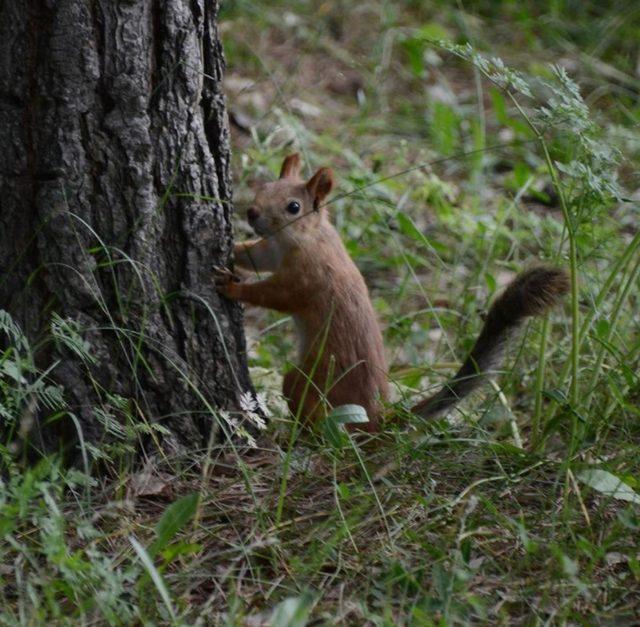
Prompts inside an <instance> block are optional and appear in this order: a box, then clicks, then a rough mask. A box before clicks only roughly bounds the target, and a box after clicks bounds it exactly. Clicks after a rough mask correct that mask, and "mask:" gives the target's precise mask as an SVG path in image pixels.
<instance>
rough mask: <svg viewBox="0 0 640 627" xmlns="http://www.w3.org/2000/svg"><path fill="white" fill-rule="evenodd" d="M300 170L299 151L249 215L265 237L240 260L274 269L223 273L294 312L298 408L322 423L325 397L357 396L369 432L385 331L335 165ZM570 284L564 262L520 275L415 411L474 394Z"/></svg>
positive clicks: (292, 394) (435, 409)
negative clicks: (523, 329) (341, 205)
mask: <svg viewBox="0 0 640 627" xmlns="http://www.w3.org/2000/svg"><path fill="white" fill-rule="evenodd" d="M299 172H300V157H299V156H298V155H297V154H295V155H290V156H288V157H287V158H286V159H285V161H284V163H283V164H282V169H281V172H280V179H279V180H278V181H275V182H272V183H266V184H264V185H263V186H262V187H261V188H260V189H258V191H257V193H256V197H255V202H254V205H253V206H252V207H250V208H249V210H248V212H247V213H248V215H249V217H250V222H251V224H252V226H253V229H254V230H255V232H256V233H257V234H258V235H260V236H261V237H262V238H263V239H260V240H256V241H250V242H245V243H242V244H238V245H236V247H235V251H234V252H235V261H236V264H237V265H238V266H240V267H241V268H245V269H250V270H254V271H257V272H271V273H272V274H271V275H270V276H269V277H267V278H265V279H263V280H260V281H257V282H253V283H244V282H241V283H239V282H232V281H230V280H229V274H228V273H220V274H219V276H218V278H217V282H218V288H219V290H220V291H221V292H222V294H224V295H225V296H227V297H228V298H231V299H234V300H240V301H243V302H246V303H249V304H252V305H257V306H260V307H266V308H269V309H275V310H277V311H283V312H286V313H289V314H291V315H292V316H293V318H294V320H295V323H296V327H297V329H298V333H299V336H300V351H299V356H298V362H297V367H296V369H294V370H292V371H291V372H289V373H288V374H287V375H286V376H285V379H284V384H283V393H284V395H285V397H286V398H287V400H288V403H289V408H290V410H291V412H292V413H293V414H294V415H297V416H299V417H300V418H302V419H305V420H311V421H317V420H318V419H320V418H322V417H324V415H325V406H326V403H325V402H324V401H328V403H329V405H330V406H333V407H336V406H339V405H344V404H349V403H354V404H357V405H362V406H363V407H364V408H365V410H366V411H367V414H368V416H369V419H370V422H369V423H368V429H370V430H375V429H377V427H378V423H379V420H380V418H381V415H382V401H383V400H385V399H386V398H387V396H388V382H387V364H386V360H385V356H384V348H383V344H382V334H381V332H380V328H379V326H378V322H377V320H376V316H375V313H374V311H373V307H372V305H371V300H370V298H369V292H368V290H367V286H366V285H365V282H364V279H363V277H362V275H361V274H360V271H359V270H358V268H357V267H356V266H355V264H354V263H353V261H352V259H351V258H350V257H349V254H348V253H347V251H346V249H345V247H344V245H343V243H342V241H341V239H340V236H339V235H338V233H337V231H336V230H335V228H334V227H333V225H332V224H331V222H330V221H329V217H328V215H327V211H326V209H325V208H324V207H322V201H323V200H324V199H325V197H326V196H327V195H328V194H329V192H330V191H331V188H332V186H333V174H332V172H331V170H330V169H328V168H321V169H320V170H318V171H317V172H316V174H314V176H313V177H312V178H311V179H310V180H309V181H308V182H306V183H305V182H304V181H302V180H301V179H300V178H299ZM293 202H295V203H298V205H299V207H300V209H299V211H298V212H297V213H296V214H292V213H291V212H290V211H288V210H287V207H289V206H291V203H293ZM567 287H568V285H567V277H566V274H565V273H564V272H563V271H561V270H557V269H555V268H548V267H543V266H541V267H537V268H533V269H530V270H527V271H525V272H523V273H521V274H520V275H518V277H516V279H515V280H514V281H513V282H512V283H511V284H510V285H509V286H508V287H507V289H506V290H505V291H504V293H503V294H502V296H501V297H499V298H498V299H497V300H496V302H495V303H494V305H493V306H492V307H491V309H490V310H489V314H488V316H487V320H486V322H485V325H484V327H483V329H482V332H481V333H480V335H479V337H478V340H477V341H476V344H475V346H474V348H473V350H472V352H471V354H470V355H469V357H468V358H467V360H466V361H465V363H464V364H463V366H462V368H461V369H460V370H459V372H458V373H457V374H456V376H455V377H454V378H453V379H452V380H451V381H450V382H449V383H447V384H446V385H445V386H444V387H443V388H442V390H440V392H439V393H438V394H436V395H434V396H433V397H431V398H429V399H427V400H425V401H422V402H421V403H419V404H418V405H416V406H415V407H414V411H415V413H417V414H419V415H421V416H423V417H429V416H434V415H436V414H439V413H442V412H443V411H445V410H446V409H449V408H450V407H451V406H453V405H454V404H455V403H456V402H457V401H458V400H459V399H460V398H462V397H463V396H465V395H467V394H468V393H469V392H470V391H471V390H472V389H474V388H475V387H476V386H477V385H479V383H480V381H481V379H482V375H486V374H487V372H488V371H489V370H490V368H492V367H493V366H494V365H495V364H496V363H498V362H499V360H500V358H501V356H502V352H503V348H504V345H505V343H506V341H507V339H508V338H509V337H510V336H511V335H512V334H513V332H514V331H515V330H516V329H517V328H518V327H519V326H520V324H521V322H522V321H523V320H524V319H525V318H526V317H528V316H534V315H539V314H542V313H544V312H545V311H546V310H547V309H548V308H549V307H551V306H552V305H553V304H555V303H556V302H557V301H558V300H559V298H560V297H561V296H562V295H563V294H565V293H566V291H567Z"/></svg>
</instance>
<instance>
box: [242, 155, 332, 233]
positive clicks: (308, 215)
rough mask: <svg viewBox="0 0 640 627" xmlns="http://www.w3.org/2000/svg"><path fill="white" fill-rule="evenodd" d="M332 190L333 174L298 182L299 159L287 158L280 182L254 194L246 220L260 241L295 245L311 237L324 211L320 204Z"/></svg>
mask: <svg viewBox="0 0 640 627" xmlns="http://www.w3.org/2000/svg"><path fill="white" fill-rule="evenodd" d="M332 187H333V172H332V171H331V169H330V168H320V169H319V170H318V171H317V172H316V173H315V174H314V175H313V176H312V177H311V178H310V179H309V180H308V181H306V182H305V181H303V180H302V179H301V178H300V155H299V154H298V153H294V154H292V155H289V156H288V157H286V159H285V160H284V162H283V163H282V168H281V170H280V178H279V179H278V180H277V181H273V182H271V183H263V184H262V185H261V186H260V187H259V188H258V189H257V191H256V196H255V199H254V201H253V204H252V205H251V206H250V207H249V209H247V219H248V220H249V224H250V225H251V227H252V228H253V230H254V231H255V232H256V233H257V234H258V235H261V236H262V237H275V238H277V239H278V240H280V241H282V242H292V243H293V242H295V241H296V240H298V239H299V238H300V237H301V236H303V235H305V234H312V233H313V231H314V229H316V228H317V226H318V223H319V222H320V221H321V220H322V218H323V214H324V212H325V211H326V210H325V209H323V208H322V202H323V201H324V199H325V198H326V197H327V194H329V192H330V191H331V188H332Z"/></svg>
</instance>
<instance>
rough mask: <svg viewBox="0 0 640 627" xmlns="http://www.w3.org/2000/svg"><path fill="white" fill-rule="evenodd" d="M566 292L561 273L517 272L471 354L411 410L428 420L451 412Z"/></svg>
mask: <svg viewBox="0 0 640 627" xmlns="http://www.w3.org/2000/svg"><path fill="white" fill-rule="evenodd" d="M568 291H569V278H568V276H567V274H566V272H564V271H563V270H560V269H558V268H552V267H549V266H535V267H533V268H530V269H529V270H525V271H524V272H521V273H520V274H519V275H518V276H517V277H516V278H515V279H514V280H513V281H512V282H511V283H510V284H509V285H508V286H507V288H506V289H505V291H504V292H503V293H502V295H501V296H500V297H499V298H498V299H497V300H496V301H495V303H493V305H492V306H491V309H489V313H488V315H487V319H486V321H485V323H484V326H483V327H482V331H481V332H480V335H479V336H478V339H477V340H476V343H475V345H474V346H473V348H472V349H471V353H470V354H469V356H468V357H467V359H466V360H465V362H464V363H463V364H462V367H461V368H460V370H458V372H457V373H456V375H455V376H454V377H453V378H452V379H451V380H450V381H448V382H447V383H446V384H445V385H444V386H443V387H442V389H441V390H440V391H439V392H438V393H437V394H435V395H433V396H431V397H430V398H427V399H426V400H424V401H422V402H420V403H418V404H417V405H416V406H415V407H414V408H413V409H412V411H413V412H414V413H415V414H417V415H418V416H421V417H422V418H432V417H435V416H437V415H439V414H442V413H443V412H445V411H447V410H449V409H451V408H452V407H453V406H454V405H455V404H456V403H457V402H458V401H459V400H460V399H462V398H464V397H465V396H467V395H468V394H469V393H470V392H472V391H473V390H475V389H476V388H477V387H478V386H479V385H481V384H482V383H483V380H484V378H485V377H486V375H487V374H489V373H490V371H491V370H493V369H494V368H495V367H496V366H499V365H500V364H501V362H502V356H503V353H504V348H505V346H506V344H507V341H508V340H509V338H511V337H512V336H513V335H514V334H515V333H516V332H517V330H518V329H519V328H520V327H521V326H522V323H523V322H524V320H525V319H526V318H528V317H530V316H539V315H541V314H543V313H545V311H547V309H549V308H550V307H552V306H553V305H555V304H556V303H558V302H559V301H560V299H561V298H562V297H563V296H564V295H565V294H566V293H567V292H568Z"/></svg>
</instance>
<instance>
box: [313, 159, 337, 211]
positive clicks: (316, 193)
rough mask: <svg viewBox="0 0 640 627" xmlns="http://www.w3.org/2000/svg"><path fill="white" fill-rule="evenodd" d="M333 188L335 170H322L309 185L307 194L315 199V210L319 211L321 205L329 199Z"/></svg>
mask: <svg viewBox="0 0 640 627" xmlns="http://www.w3.org/2000/svg"><path fill="white" fill-rule="evenodd" d="M332 188H333V170H332V169H331V168H320V169H319V170H318V171H317V172H316V173H315V174H314V175H313V176H312V177H311V178H310V179H309V182H308V183H307V192H309V195H310V196H311V198H313V208H314V210H317V209H318V208H319V207H320V203H321V202H322V201H323V200H324V199H325V198H326V197H327V195H328V194H329V192H330V191H331V190H332Z"/></svg>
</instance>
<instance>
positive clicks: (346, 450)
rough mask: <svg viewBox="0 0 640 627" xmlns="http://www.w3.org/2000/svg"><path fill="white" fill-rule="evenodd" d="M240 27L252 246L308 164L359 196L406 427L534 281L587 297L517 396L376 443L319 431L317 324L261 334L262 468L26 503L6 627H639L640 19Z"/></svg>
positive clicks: (364, 256) (639, 12)
mask: <svg viewBox="0 0 640 627" xmlns="http://www.w3.org/2000/svg"><path fill="white" fill-rule="evenodd" d="M566 5H570V6H566ZM220 27H221V31H222V35H223V43H224V48H225V54H226V58H227V76H226V81H225V84H226V93H227V99H228V105H229V112H230V119H231V129H232V138H233V150H234V165H233V171H234V178H235V182H234V187H235V192H234V193H235V202H236V209H237V220H236V224H235V233H236V238H237V239H240V240H241V239H243V238H244V237H246V236H248V235H249V228H248V226H247V225H246V223H244V221H243V220H242V217H243V215H244V212H243V208H244V207H246V206H247V204H248V202H249V200H250V189H249V183H250V181H252V180H256V179H263V180H266V179H269V178H273V177H274V176H276V174H277V172H278V169H279V166H280V163H281V161H282V158H283V157H284V156H285V155H286V154H288V153H289V152H293V151H300V152H301V153H302V155H303V157H304V161H305V172H306V173H307V174H309V175H311V174H312V173H313V171H314V169H315V168H318V167H320V166H325V165H328V166H331V167H332V168H333V169H334V171H335V173H336V175H337V179H338V186H337V189H336V190H335V192H334V194H335V201H334V202H332V203H331V204H330V211H331V214H332V218H333V220H334V222H335V224H336V226H337V228H338V229H339V231H340V233H341V235H342V236H343V238H344V240H345V243H346V245H347V247H348V250H349V252H350V254H351V255H352V256H353V257H354V259H355V261H356V263H357V265H358V266H359V268H360V269H361V270H362V272H363V274H364V276H365V278H366V280H367V283H368V285H369V287H370V289H371V293H372V297H373V300H374V305H375V307H376V310H377V313H378V315H379V319H380V321H381V324H382V327H383V329H384V336H385V344H386V347H387V355H388V359H389V363H390V364H391V369H392V372H391V378H392V383H393V386H392V387H393V389H394V398H393V402H394V403H396V404H397V406H398V408H399V409H400V408H401V406H402V405H403V401H404V400H405V399H410V398H415V397H417V396H418V395H419V394H424V393H426V392H427V391H428V390H430V389H434V388H435V387H437V386H438V385H439V384H441V383H442V382H443V381H444V380H445V379H446V377H447V376H448V375H450V374H451V373H452V372H453V370H454V368H455V365H456V364H457V363H458V362H459V360H460V359H461V357H462V356H463V355H464V354H465V351H466V350H468V348H469V347H470V345H471V343H472V342H473V338H474V337H475V335H476V333H477V332H478V330H479V328H480V325H481V323H482V313H483V312H484V311H486V307H487V304H488V303H489V302H490V300H491V298H492V297H493V296H494V295H495V294H496V293H497V292H498V290H499V289H500V288H501V287H502V286H504V285H505V284H506V283H507V282H508V281H509V279H510V278H512V277H513V276H514V274H515V273H516V272H517V271H518V270H520V269H522V268H523V267H527V265H529V264H531V263H532V262H534V261H536V260H540V259H543V260H548V261H550V262H552V263H555V264H558V265H562V266H564V267H566V268H567V270H568V271H569V272H570V273H571V275H572V277H573V278H574V279H575V281H574V290H573V292H572V294H571V296H570V298H568V299H567V303H566V307H564V308H562V307H561V308H558V310H557V311H554V312H553V313H552V314H551V315H550V316H549V318H548V320H546V321H540V320H537V321H533V322H532V323H531V324H529V325H528V327H527V329H526V332H525V333H524V334H523V336H522V338H521V339H519V340H518V342H517V343H516V344H515V345H513V346H512V347H511V350H510V351H509V357H508V361H507V364H506V365H505V368H504V373H503V374H502V375H501V376H500V377H499V379H498V380H497V384H499V388H498V387H497V386H496V387H492V386H487V388H486V389H485V390H484V391H483V393H481V394H479V395H477V396H474V397H473V398H471V399H470V400H468V401H467V402H465V403H464V404H463V405H462V406H461V408H460V410H459V411H457V412H456V413H455V415H452V416H450V417H448V418H447V419H442V420H437V421H433V422H430V423H429V424H424V423H421V422H420V421H419V420H418V419H416V418H415V417H412V416H410V415H407V416H406V417H404V418H403V419H402V420H399V421H398V422H397V423H396V424H391V425H388V426H387V428H386V429H385V431H384V432H383V433H381V434H379V435H376V436H368V437H367V438H366V440H362V439H353V438H346V439H345V440H344V441H334V440H332V439H331V438H328V437H325V434H323V433H321V432H319V433H310V432H308V431H304V430H298V429H297V425H295V424H292V420H291V418H290V416H288V415H287V413H286V411H285V409H284V404H283V402H282V399H281V398H280V394H279V390H280V384H281V378H282V372H283V371H284V370H285V369H286V367H287V364H288V363H289V360H291V359H293V357H294V355H295V351H296V349H295V336H294V333H293V325H292V323H291V321H290V320H288V319H286V318H283V317H282V316H279V315H275V314H272V313H267V312H262V311H256V310H247V336H248V342H249V351H250V363H251V368H252V376H253V380H254V382H255V383H256V386H257V388H258V389H259V390H260V391H261V393H262V394H263V395H264V398H265V399H266V405H267V410H268V412H269V414H270V421H269V426H268V428H267V429H266V431H264V432H263V433H262V434H261V435H260V437H259V438H258V441H257V445H256V447H255V448H253V449H250V450H249V451H244V450H243V452H242V453H239V452H238V451H237V450H235V449H234V448H232V447H229V446H227V447H221V448H213V449H211V450H209V451H208V453H207V457H206V461H205V463H204V464H203V463H202V457H200V458H198V457H197V456H196V455H195V454H194V456H193V459H191V460H190V461H189V463H185V462H184V460H181V461H180V463H178V462H176V461H175V460H171V459H165V460H164V463H163V464H162V467H161V468H159V467H156V466H154V467H151V466H150V467H148V468H147V469H145V470H143V471H140V472H137V473H135V474H131V473H128V472H126V471H124V470H123V471H122V472H121V473H120V474H119V475H118V476H117V478H116V479H112V480H110V481H105V480H104V479H96V478H87V477H86V476H85V475H83V474H82V473H80V472H78V471H69V470H63V469H62V468H61V466H60V463H59V461H58V460H56V459H54V458H48V459H46V460H43V461H42V462H41V463H40V464H39V465H38V466H36V467H34V468H31V469H28V470H24V471H23V472H20V473H16V474H14V475H10V476H9V477H8V479H7V483H6V489H5V490H4V491H3V493H2V494H0V529H3V530H4V531H7V530H14V529H16V524H17V523H16V521H22V522H21V524H20V526H19V527H18V528H17V529H18V530H17V531H16V532H15V533H13V536H12V537H13V538H14V539H13V544H11V545H10V546H8V548H4V549H3V551H4V555H3V556H2V560H0V577H7V576H8V575H9V574H10V573H11V576H12V578H13V581H14V582H15V584H14V585H13V586H12V587H10V589H9V588H7V587H5V589H4V591H2V592H0V599H2V600H4V603H3V604H2V605H3V607H2V608H1V609H0V623H2V624H18V623H22V624H34V625H35V624H41V623H42V622H45V621H53V622H54V623H66V622H70V623H72V624H102V623H109V624H138V623H139V624H220V625H249V626H258V625H277V626H284V625H289V626H294V625H305V624H309V625H320V624H337V625H389V626H391V625H455V624H469V623H480V624H482V623H483V624H489V625H497V624H504V625H512V624H523V625H525V624H526V625H537V624H588V625H594V624H621V625H624V624H629V625H631V624H638V621H639V620H640V454H639V451H640V423H639V421H638V418H639V414H640V411H639V407H638V405H639V404H638V400H639V398H640V378H639V373H640V368H639V367H638V366H639V364H640V316H638V313H637V312H638V307H639V306H640V303H639V295H640V291H639V274H640V232H639V231H638V223H639V222H638V200H639V199H640V178H639V176H638V173H639V172H640V44H639V43H638V42H640V5H638V4H637V3H636V2H632V1H629V2H612V3H596V2H584V3H580V4H578V3H575V4H574V3H563V2H555V1H552V0H545V1H540V2H533V1H532V0H527V1H523V2H517V3H514V2H491V1H489V0H487V1H478V2H474V3H469V4H468V5H467V4H464V3H462V2H459V3H447V2H443V1H436V0H430V1H428V2H416V1H410V0H403V1H400V2H386V1H383V0H365V1H364V2H358V3H351V2H347V1H346V0H326V1H325V2H322V3H310V2H303V1H302V0H290V1H287V2H284V1H273V0H270V1H269V2H257V0H238V1H237V2H233V3H228V5H226V6H224V7H223V9H222V14H221V22H220ZM441 41H447V42H455V43H457V44H464V43H465V42H469V43H470V44H471V47H469V48H466V47H458V48H456V47H455V46H454V45H453V44H451V43H449V44H446V43H438V42H441ZM495 57H497V58H498V59H501V60H502V61H499V60H497V59H495ZM576 85H577V86H579V91H578V89H577V88H576ZM3 595H4V596H3Z"/></svg>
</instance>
